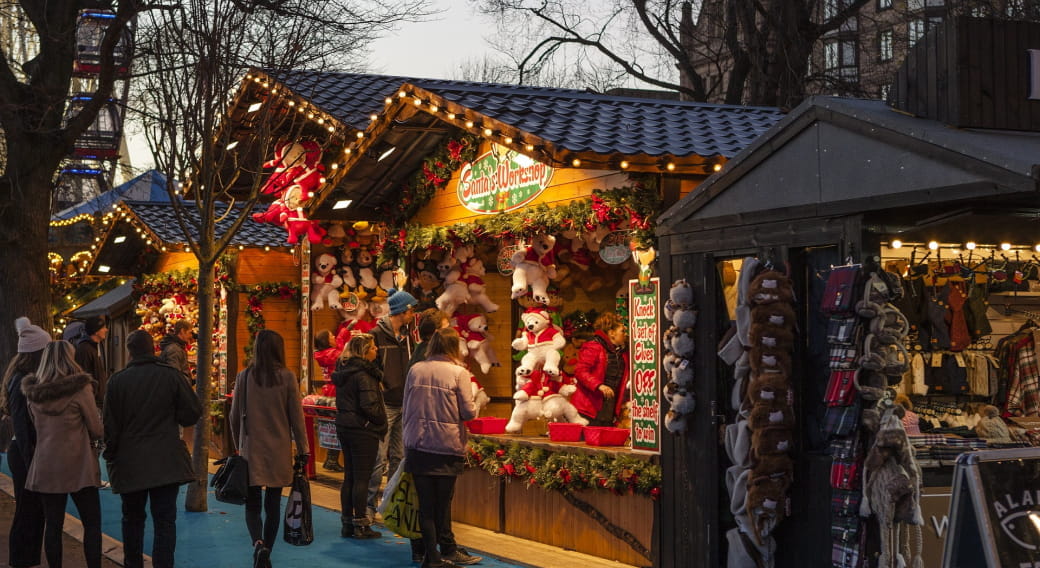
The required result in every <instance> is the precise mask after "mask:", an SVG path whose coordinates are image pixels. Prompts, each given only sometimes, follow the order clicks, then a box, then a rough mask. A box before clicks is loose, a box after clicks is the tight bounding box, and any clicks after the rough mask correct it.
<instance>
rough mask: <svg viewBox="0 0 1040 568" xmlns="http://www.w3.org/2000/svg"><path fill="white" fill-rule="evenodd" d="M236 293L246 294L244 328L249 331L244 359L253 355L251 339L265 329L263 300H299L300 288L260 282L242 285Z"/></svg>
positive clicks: (287, 284)
mask: <svg viewBox="0 0 1040 568" xmlns="http://www.w3.org/2000/svg"><path fill="white" fill-rule="evenodd" d="M238 291H239V292H241V293H243V294H248V298H247V299H246V309H245V314H246V328H247V329H248V330H249V337H250V340H249V343H248V344H246V346H245V354H246V359H249V358H251V357H252V355H253V340H252V338H253V337H256V332H258V331H260V330H261V329H266V328H267V322H266V320H265V319H264V300H266V299H267V298H273V297H275V296H277V297H278V298H281V299H282V300H299V299H300V286H299V285H297V284H295V283H293V282H260V283H259V284H253V285H243V286H239V287H238Z"/></svg>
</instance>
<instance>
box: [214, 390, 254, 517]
mask: <svg viewBox="0 0 1040 568" xmlns="http://www.w3.org/2000/svg"><path fill="white" fill-rule="evenodd" d="M248 383H249V376H248V375H246V376H245V377H243V378H242V409H243V410H242V413H243V414H242V434H243V435H245V427H246V416H245V408H246V394H247V392H246V391H247V389H246V385H247V384H248ZM216 463H219V464H221V465H220V469H218V470H217V473H215V474H214V475H213V479H212V480H211V481H210V482H209V484H210V487H212V488H213V496H214V497H216V498H217V501H220V502H221V503H228V504H230V505H245V503H246V495H248V493H249V462H248V461H246V458H244V457H242V456H240V455H238V454H237V453H235V454H232V455H230V456H227V457H226V458H224V459H223V460H219V461H217V462H216Z"/></svg>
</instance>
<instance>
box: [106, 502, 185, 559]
mask: <svg viewBox="0 0 1040 568" xmlns="http://www.w3.org/2000/svg"><path fill="white" fill-rule="evenodd" d="M179 490H180V486H179V485H177V484H176V483H174V484H172V485H163V486H161V487H153V488H151V489H145V490H143V491H134V492H133V493H124V494H123V495H121V497H122V499H123V554H124V564H123V566H125V567H126V568H141V567H142V566H144V521H145V519H146V518H147V517H148V516H147V514H145V511H144V508H145V505H146V504H149V503H150V505H151V511H152V529H153V531H154V533H155V538H154V539H153V541H152V566H154V567H155V568H173V551H174V548H175V547H176V546H177V493H178V491H179Z"/></svg>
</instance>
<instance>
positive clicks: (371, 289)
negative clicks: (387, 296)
mask: <svg viewBox="0 0 1040 568" xmlns="http://www.w3.org/2000/svg"><path fill="white" fill-rule="evenodd" d="M373 264H375V257H373V256H372V252H371V251H369V250H368V249H367V248H359V249H358V251H357V252H356V253H355V254H354V268H355V270H354V272H355V273H356V275H357V280H358V291H357V293H358V296H361V297H362V298H365V299H368V298H370V297H374V296H375V295H376V292H377V289H378V288H379V280H377V279H376V272H375V267H374V266H373Z"/></svg>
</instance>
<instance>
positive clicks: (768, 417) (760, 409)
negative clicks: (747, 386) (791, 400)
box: [748, 399, 794, 430]
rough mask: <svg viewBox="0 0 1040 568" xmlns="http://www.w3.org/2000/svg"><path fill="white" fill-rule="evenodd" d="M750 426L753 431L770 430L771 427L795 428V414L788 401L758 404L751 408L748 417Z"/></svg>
mask: <svg viewBox="0 0 1040 568" xmlns="http://www.w3.org/2000/svg"><path fill="white" fill-rule="evenodd" d="M748 425H749V426H751V429H752V430H758V429H760V428H768V427H771V426H785V427H788V428H789V427H791V426H794V414H793V413H792V412H791V407H790V406H788V405H787V400H786V399H784V400H779V401H775V402H774V404H762V403H760V404H756V405H755V406H753V407H751V413H750V414H749V415H748Z"/></svg>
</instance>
